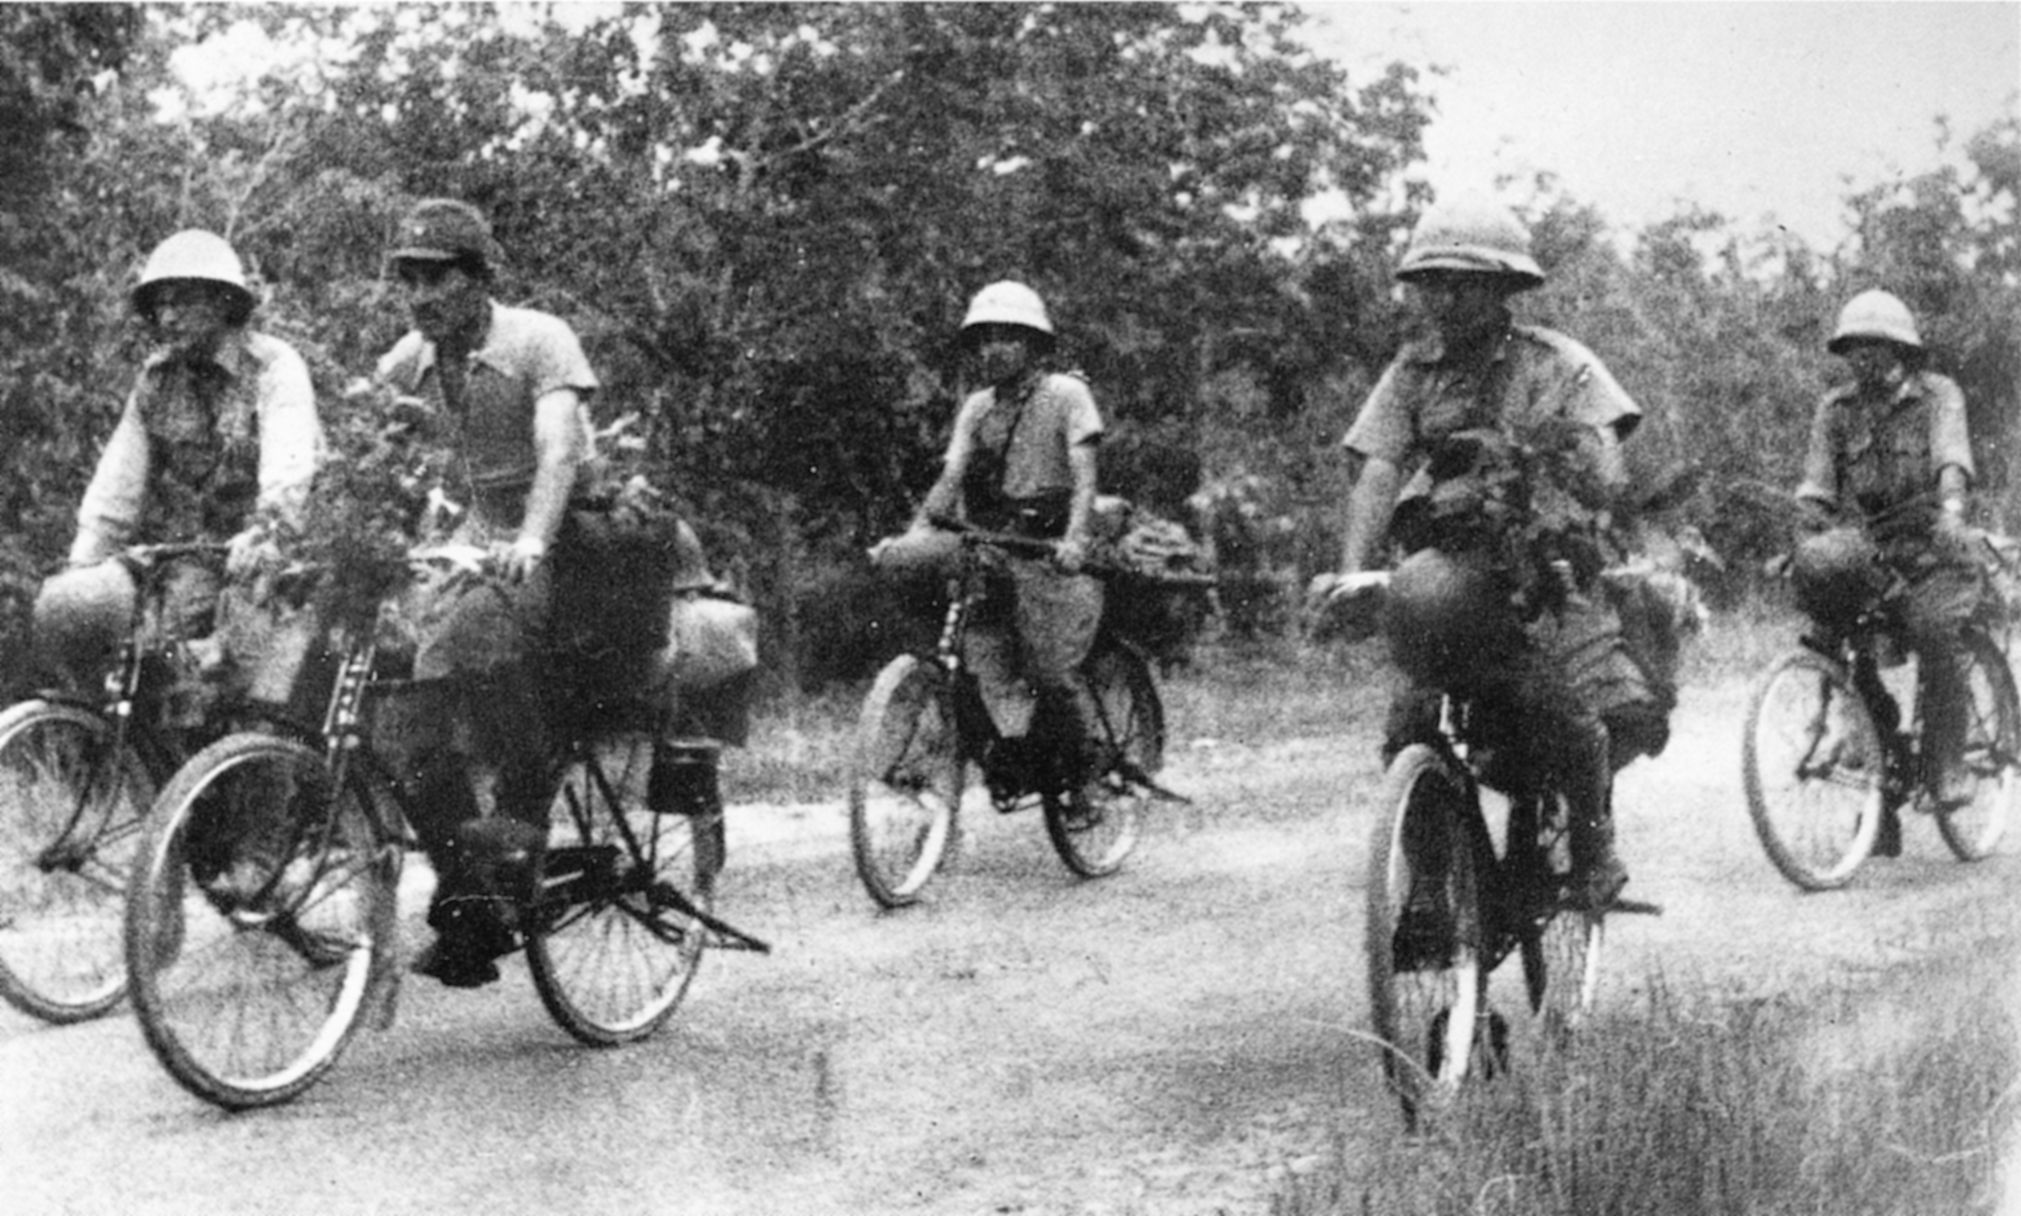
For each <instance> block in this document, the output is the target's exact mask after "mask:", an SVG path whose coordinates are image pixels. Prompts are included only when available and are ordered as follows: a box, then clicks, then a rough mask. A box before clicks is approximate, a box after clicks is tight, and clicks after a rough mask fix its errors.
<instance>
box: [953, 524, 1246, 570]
mask: <svg viewBox="0 0 2021 1216" xmlns="http://www.w3.org/2000/svg"><path fill="white" fill-rule="evenodd" d="M927 522H928V523H930V524H932V525H933V526H934V527H936V528H939V529H940V530H941V531H943V532H951V533H953V534H954V535H955V536H956V537H957V538H959V539H960V541H961V543H962V544H963V545H987V546H993V547H995V548H999V549H1008V550H1011V551H1013V552H1022V553H1025V554H1029V555H1030V556H1033V557H1050V556H1052V554H1053V553H1054V551H1055V549H1056V547H1057V546H1058V544H1059V542H1058V541H1055V540H1046V539H1044V538H1043V537H1037V536H1021V535H1019V534H1017V533H1015V532H993V531H991V530H989V529H987V528H978V527H976V526H975V525H973V524H967V523H962V522H961V521H959V520H952V519H932V520H928V521H927ZM1081 573H1083V574H1092V575H1143V576H1144V577H1146V578H1150V579H1154V580H1156V581H1157V582H1161V583H1169V584H1172V585H1174V586H1183V587H1213V586H1217V585H1218V584H1219V582H1220V580H1219V579H1217V578H1215V576H1213V575H1211V574H1203V573H1200V572H1198V571H1192V570H1170V571H1160V572H1158V573H1155V574H1146V573H1145V572H1144V571H1141V570H1135V569H1132V568H1131V567H1129V566H1123V565H1115V564H1111V563H1107V562H1090V563H1088V564H1087V565H1084V566H1082V567H1081Z"/></svg>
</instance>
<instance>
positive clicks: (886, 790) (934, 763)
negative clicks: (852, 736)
mask: <svg viewBox="0 0 2021 1216" xmlns="http://www.w3.org/2000/svg"><path fill="white" fill-rule="evenodd" d="M965 767H966V766H965V764H964V762H963V760H962V756H961V735H960V730H959V728H958V727H957V725H956V723H955V717H954V698H953V695H952V689H951V688H950V687H949V680H948V677H947V674H946V673H945V672H943V671H942V670H941V669H940V668H938V667H936V666H934V665H933V664H931V663H928V662H925V661H924V660H921V659H920V658H918V657H917V656H915V655H909V654H902V655H899V656H898V657H897V658H895V659H893V660H891V662H889V663H887V664H885V667H884V670H883V671H881V672H879V673H878V674H877V681H876V683H874V684H872V685H871V687H870V695H869V696H868V697H866V698H865V699H864V702H863V713H862V716H861V718H860V719H859V720H858V722H857V726H856V751H855V756H854V757H853V759H852V761H851V767H850V773H849V849H850V852H851V854H852V855H853V856H854V857H855V860H856V875H857V877H858V878H860V879H862V881H863V889H864V890H865V891H868V892H869V893H870V898H871V899H873V900H876V901H877V903H878V904H879V905H880V906H882V907H886V908H903V907H905V906H907V905H909V904H914V903H917V902H919V896H920V893H921V892H922V891H923V890H925V889H926V884H927V883H928V882H930V881H932V879H933V876H934V874H935V873H936V872H937V871H938V870H939V869H940V864H941V862H942V861H943V860H945V858H946V856H947V850H948V845H949V843H950V842H951V841H952V840H953V838H954V832H955V824H956V818H957V816H958V815H959V813H960V810H961V790H962V785H963V782H964V769H965Z"/></svg>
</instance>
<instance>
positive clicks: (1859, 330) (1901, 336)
mask: <svg viewBox="0 0 2021 1216" xmlns="http://www.w3.org/2000/svg"><path fill="white" fill-rule="evenodd" d="M1875 338H1879V339H1881V340H1883V341H1886V342H1893V343H1894V344H1895V345H1897V346H1902V347H1907V348H1908V349H1909V350H1912V351H1921V350H1922V349H1923V337H1922V335H1921V334H1919V333H1917V332H1916V318H1915V317H1913V316H1911V315H1910V314H1909V306H1908V305H1906V304H1904V303H1902V302H1901V301H1900V300H1899V299H1896V298H1895V297H1894V296H1893V295H1891V294H1889V293H1888V292H1885V291H1879V290H1875V291H1863V292H1861V293H1860V294H1858V295H1856V296H1854V297H1853V298H1852V299H1850V300H1847V301H1846V306H1845V307H1844V308H1841V309H1840V310H1839V324H1838V328H1837V329H1835V330H1833V331H1832V338H1831V341H1829V342H1827V343H1825V349H1826V350H1828V351H1830V352H1831V353H1833V354H1835V355H1842V354H1844V353H1845V351H1846V347H1847V346H1848V345H1849V344H1851V343H1853V342H1857V341H1860V340H1863V339H1865V340H1872V339H1875Z"/></svg>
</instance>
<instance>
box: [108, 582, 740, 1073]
mask: <svg viewBox="0 0 2021 1216" xmlns="http://www.w3.org/2000/svg"><path fill="white" fill-rule="evenodd" d="M441 552H442V551H436V552H435V553H434V554H431V555H429V556H428V558H427V559H426V560H438V559H439V555H440V553H441ZM417 560H421V559H417ZM472 569H474V568H472ZM385 611H387V609H386V608H385V607H384V606H382V607H381V609H380V612H381V613H384V612H385ZM379 636H380V629H379V623H378V622H377V621H373V622H368V623H366V624H364V625H363V626H362V627H352V626H346V625H345V624H343V623H341V622H339V623H338V624H337V625H336V627H335V628H334V630H333V637H334V639H335V642H336V649H337V650H338V652H339V653H340V654H341V655H342V659H341V662H340V664H339V667H338V672H337V675H336V679H335V682H334V684H333V687H332V689H331V693H330V696H329V700H328V704H327V708H326V710H325V714H324V718H323V722H322V724H321V727H320V729H318V730H314V731H304V730H301V729H300V728H299V727H297V728H295V729H294V730H293V731H291V732H286V733H276V732H241V733H235V734H231V735H227V736H226V737H224V738H222V739H219V740H218V741H216V742H214V743H212V744H210V745H209V746H208V747H206V748H204V749H203V750H202V751H200V752H199V753H197V755H196V756H194V757H193V758H192V759H191V760H190V761H189V762H188V763H187V764H185V765H184V766H183V767H182V769H181V770H179V771H178V772H177V773H176V775H175V777H174V778H173V779H172V780H171V781H170V782H169V784H168V786H167V787H166V788H165V789H164V790H163V791H162V793H161V795H160V797H159V798H157V799H156V800H155V803H154V806H153V809H152V810H151V812H150V813H149V819H148V825H147V833H146V838H145V842H144V844H143V845H142V847H141V849H140V852H139V855H138V856H137V857H136V859H135V864H134V870H133V878H132V880H131V881H130V883H129V884H128V889H129V898H128V907H127V918H126V935H125V946H126V957H127V966H128V971H129V972H130V974H131V975H132V984H131V987H132V990H133V994H134V1002H135V1006H136V1009H137V1010H138V1012H139V1015H140V1022H141V1027H142V1029H143V1030H144V1032H145V1034H146V1038H147V1042H148V1045H149V1047H150V1048H151V1049H152V1050H153V1052H154V1054H155V1056H156V1057H157V1058H158V1059H159V1060H160V1061H161V1063H162V1064H163V1065H164V1067H166V1069H167V1070H168V1072H169V1074H170V1075H171V1076H172V1077H174V1079H175V1080H176V1081H177V1082H178V1083H179V1084H180V1085H182V1086H183V1087H184V1088H185V1089H187V1090H188V1091H189V1092H191V1093H192V1094H195V1095H196V1096H197V1097H200V1098H202V1099H204V1100H206V1101H209V1102H211V1103H214V1104H216V1105H218V1106H221V1107H225V1108H227V1109H244V1108H250V1107H261V1106H271V1105H276V1104H279V1103H283V1102H287V1101H290V1100H292V1099H294V1098H296V1097H298V1096H299V1095H301V1094H302V1093H303V1092H305V1091H306V1090H308V1089H309V1088H310V1087H311V1086H313V1085H314V1084H316V1083H317V1082H318V1081H319V1080H320V1079H321V1078H322V1077H323V1076H324V1075H325V1074H326V1073H327V1072H328V1071H329V1069H330V1068H331V1067H332V1066H333V1065H334V1064H335V1063H336V1061H337V1059H338V1057H339V1056H340V1055H341V1053H342V1052H343V1050H344V1048H345V1047H346V1045H347V1044H348V1043H349V1042H350V1040H351V1038H352V1037H353V1035H354V1034H355V1032H356V1031H357V1030H358V1028H359V1026H360V1024H361V1023H362V1021H363V1020H364V1018H365V1016H366V1015H367V1013H368V1012H369V1011H372V1010H378V1011H379V1017H378V1025H379V1026H380V1027H381V1028H384V1027H385V1026H388V1025H390V1024H391V1021H392V1018H393V1012H394V1007H395V1002H396V998H397V992H398V984H399V976H400V974H401V971H402V970H403V967H402V961H403V960H401V959H400V958H399V957H398V953H399V952H398V950H397V949H396V941H397V933H396V929H397V911H398V908H397V903H398V895H399V884H400V873H401V868H402V862H403V860H404V856H405V853H406V851H407V849H408V848H409V846H410V844H411V842H412V840H413V838H412V836H411V834H410V832H409V831H408V829H407V827H406V819H405V805H406V804H405V798H406V796H407V795H406V794H405V793H404V792H403V788H402V785H401V783H400V781H399V779H398V773H397V770H396V766H395V765H393V764H391V763H390V762H389V761H388V760H387V759H385V758H384V757H383V756H382V755H381V753H380V746H379V744H378V743H377V742H376V740H377V738H378V736H379V734H380V733H381V732H382V731H385V730H388V729H391V730H394V731H397V730H398V729H399V726H398V717H397V715H398V713H399V712H400V710H401V709H402V708H403V704H402V703H403V702H406V704H405V706H404V708H406V709H407V710H409V711H410V712H428V706H427V704H426V701H425V698H427V697H428V696H429V695H430V694H431V692H436V693H439V692H440V691H441V690H442V689H443V688H444V685H445V682H444V681H439V680H415V679H412V678H410V677H408V676H406V675H403V674H402V673H401V672H400V671H399V669H398V665H397V664H396V663H393V662H390V661H387V662H382V657H381V649H380V646H379V641H378V639H379ZM412 698H423V700H422V701H421V702H419V704H418V708H417V704H416V702H414V701H413V700H411V699H412ZM382 719H383V720H382ZM647 725H648V723H644V722H628V721H625V720H623V719H622V718H618V719H612V720H609V721H605V722H602V723H598V724H596V725H595V726H594V727H591V728H586V729H584V730H581V731H578V732H576V733H575V737H573V738H571V739H570V740H569V741H568V744H567V750H566V757H565V762H564V764H563V766H562V771H561V775H560V779H559V781H558V782H557V787H556V792H555V796H554V799H553V802H552V811H551V823H550V829H549V838H548V842H547V844H546V846H545V848H544V849H539V850H536V851H535V852H534V854H533V856H531V857H530V858H528V859H527V865H526V867H525V869H524V871H523V873H521V874H520V875H518V876H516V877H515V876H511V875H506V876H502V877H501V878H500V880H499V886H498V888H497V890H496V891H495V892H492V893H494V894H495V895H496V896H497V897H498V898H500V899H503V900H505V901H506V907H507V908H508V909H509V914H510V916H511V917H512V919H513V921H514V922H515V923H516V926H517V930H518V933H519V935H520V936H521V937H522V938H523V940H524V946H525V950H526V954H527V962H528V965H529V969H530V970H531V973H532V978H533V983H534V987H535V989H536V990H537V991H538V993H539V995H540V998H541V1003H542V1005H543V1006H544V1007H545V1009H546V1011H547V1013H548V1014H549V1016H551V1017H552V1018H553V1019H554V1020H555V1022H556V1023H557V1024H558V1025H560V1026H561V1028H562V1029H563V1030H565V1031H567V1032H568V1033H569V1034H570V1035H571V1036H573V1037H574V1038H576V1039H577V1040H578V1041H580V1042H582V1043H585V1044H588V1045H591V1046H599V1047H601V1046H613V1045H617V1044H621V1043H627V1042H632V1041H635V1040H638V1039H642V1038H644V1037H646V1036H648V1035H650V1034H652V1033H653V1032H655V1031H656V1030H658V1029H659V1028H660V1027H661V1026H662V1025H663V1024H664V1023H665V1022H666V1021H667V1019H668V1018H669V1017H671V1016H672V1014H673V1012H674V1010H675V1008H676V1007H677V1006H678V1005H679V1004H680V1002H681V1000H682V999H683V997H684V996H685V995H686V993H687V991H688V988H689V985H690V984H691V982H692V981H693V979H694V975H695V972H696V969H697V967H698V966H699V965H700V962H701V958H702V955H703V953H704V950H705V949H706V948H708V947H710V946H715V947H719V948H722V947H728V948H740V949H750V950H754V951H759V952H765V951H768V950H769V946H767V945H766V944H765V943H764V942H762V941H760V940H758V939H757V938H755V937H752V936H750V935H748V934H746V933H743V932H742V931H740V930H738V929H736V928H734V927H732V926H730V925H728V924H726V923H724V922H723V921H722V920H721V919H719V918H718V917H716V916H715V915H714V903H715V880H716V876H717V873H718V871H719V869H720V867H721V859H722V857H723V851H722V838H721V831H722V811H721V805H720V800H719V799H718V797H717V795H716V791H715V790H714V788H713V787H711V788H709V789H707V790H704V791H695V793H696V795H697V796H696V797H695V798H692V799H691V800H690V802H689V804H688V805H686V806H685V807H684V811H685V812H686V813H679V814H658V813H655V812H653V811H652V810H650V809H649V808H648V807H647V806H646V804H645V792H646V783H647V780H648V778H649V776H650V769H651V758H652V750H653V746H652V736H651V733H650V732H649V731H648V730H647V729H645V727H646V726H647ZM255 840H257V841H259V842H263V843H264V846H265V847H264V848H261V847H256V846H255V845H254V844H252V843H251V842H252V841H255ZM247 857H253V858H255V859H256V860H257V862H258V866H259V870H260V873H259V876H258V877H257V879H256V880H255V881H253V882H251V883H247V882H243V881H241V882H237V883H234V884H232V887H231V889H229V890H225V889H222V888H221V885H220V884H217V883H215V882H214V881H213V879H214V878H215V876H216V875H218V874H221V873H225V872H227V871H228V866H227V863H226V859H227V858H229V859H230V860H231V861H234V862H243V861H244V860H245V859H246V858H247Z"/></svg>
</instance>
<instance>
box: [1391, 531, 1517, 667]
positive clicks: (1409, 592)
mask: <svg viewBox="0 0 2021 1216" xmlns="http://www.w3.org/2000/svg"><path fill="white" fill-rule="evenodd" d="M1516 628H1517V623H1516V620H1515V613H1514V610H1513V609H1512V608H1511V607H1510V605H1509V598H1508V596H1507V595H1506V594H1505V593H1504V590H1503V587H1502V585H1501V580H1500V579H1498V578H1496V577H1495V574H1494V572H1493V571H1492V570H1490V569H1489V568H1488V566H1487V564H1486V563H1485V562H1482V561H1478V560H1473V559H1470V558H1466V557H1459V556H1454V555H1452V554H1449V553H1446V552H1443V551H1441V550H1438V549H1421V550H1419V551H1418V552H1416V553H1413V554H1412V555H1411V556H1409V557H1407V558H1405V559H1404V560H1403V562H1402V563H1401V564H1399V565H1398V566H1397V568H1396V570H1395V571H1394V572H1392V573H1391V575H1390V580H1389V594H1388V596H1387V598H1386V600H1385V603H1384V606H1383V634H1384V636H1386V637H1387V638H1388V639H1389V648H1390V657H1391V658H1392V659H1393V660H1395V662H1396V665H1397V666H1398V667H1400V668H1402V669H1403V671H1404V673H1405V674H1407V675H1409V676H1410V677H1412V678H1413V679H1415V680H1417V681H1419V682H1421V683H1426V684H1432V685H1437V686H1450V685H1453V684H1455V683H1458V682H1462V681H1463V680H1464V678H1465V676H1466V674H1467V673H1468V672H1469V671H1470V670H1472V669H1473V668H1475V667H1477V666H1479V660H1480V659H1481V658H1482V657H1483V656H1489V655H1494V654H1497V653H1500V648H1501V647H1502V646H1503V645H1504V644H1505V643H1507V642H1508V641H1509V638H1508V636H1507V635H1508V634H1510V633H1511V632H1513V631H1514V630H1515V629H1516Z"/></svg>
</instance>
